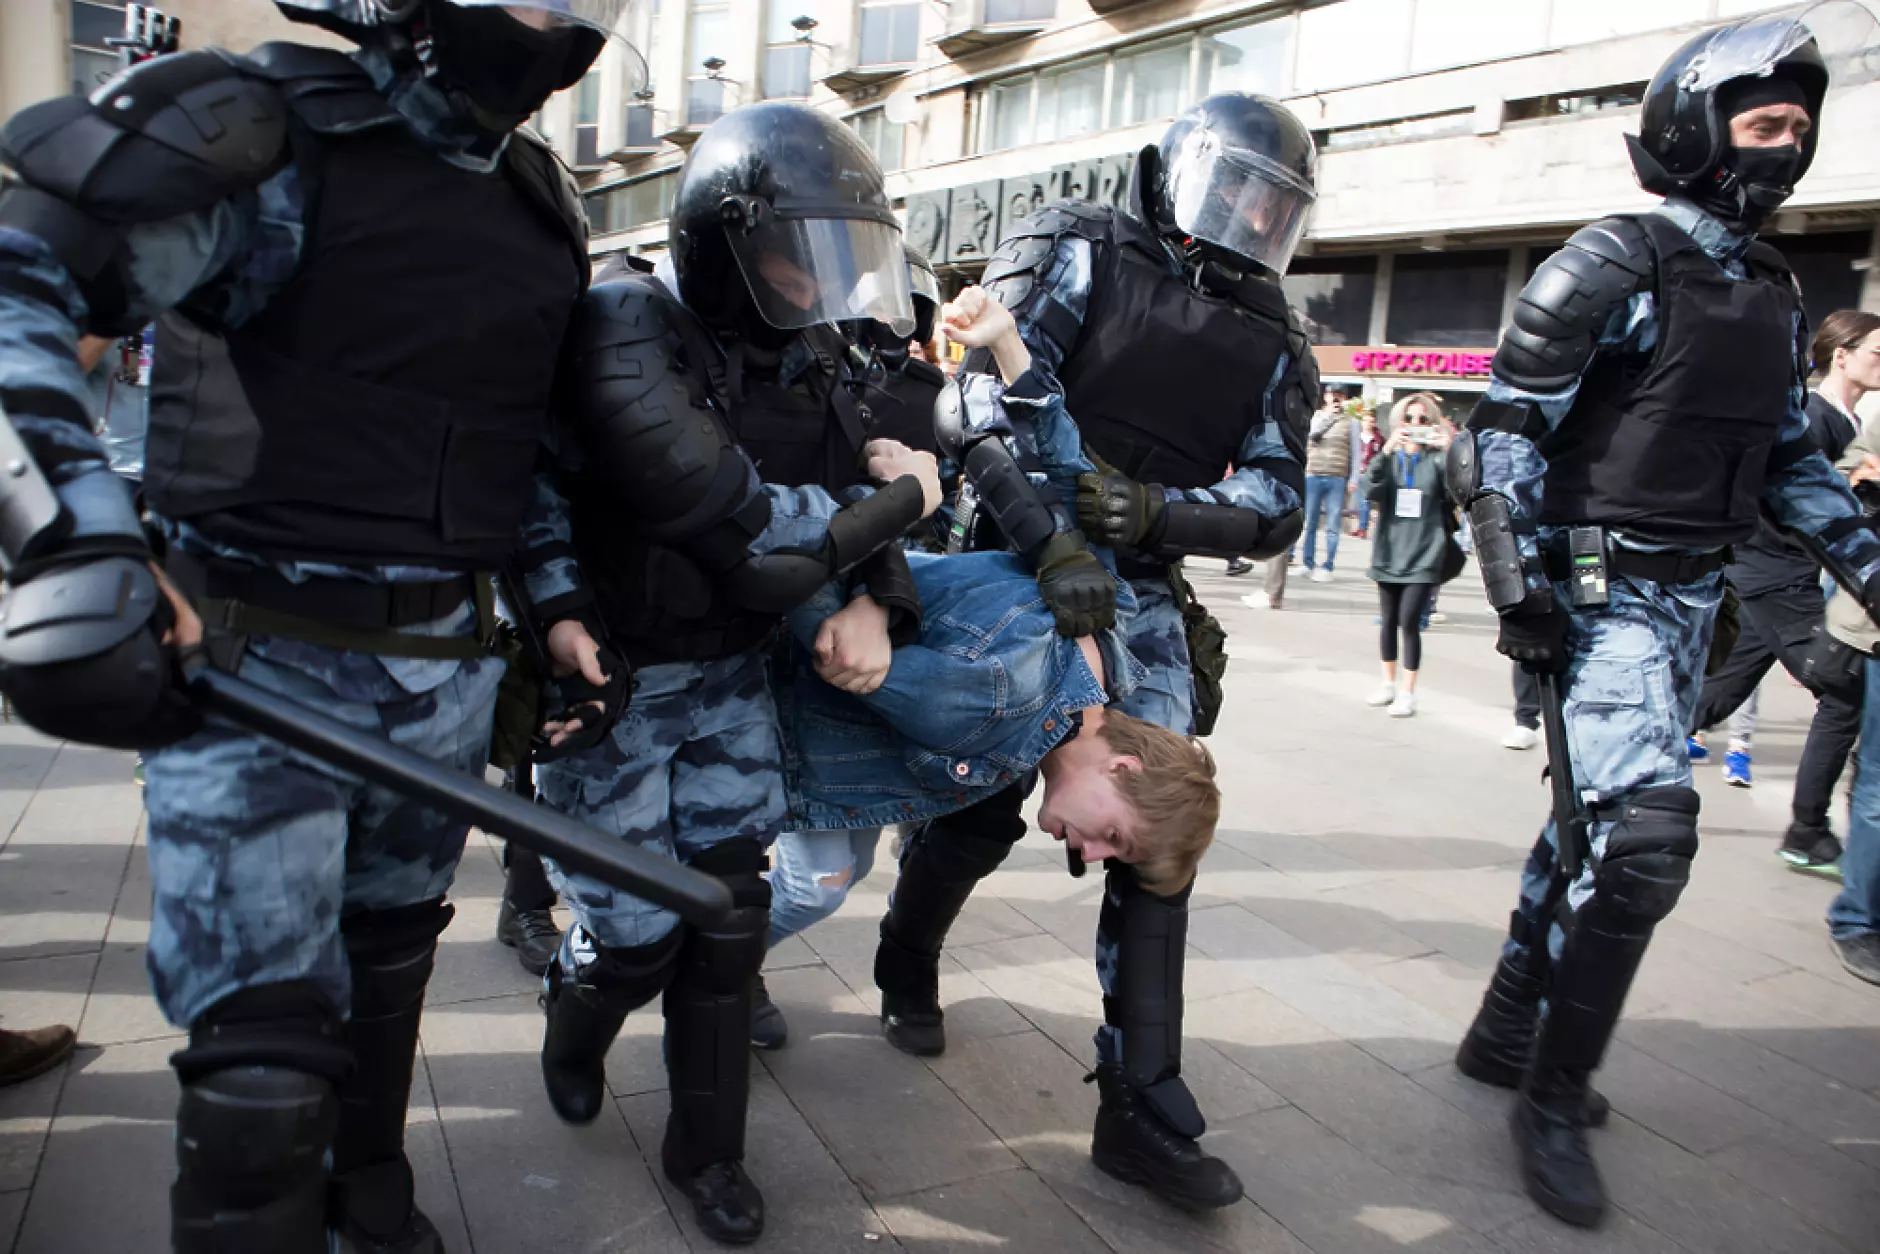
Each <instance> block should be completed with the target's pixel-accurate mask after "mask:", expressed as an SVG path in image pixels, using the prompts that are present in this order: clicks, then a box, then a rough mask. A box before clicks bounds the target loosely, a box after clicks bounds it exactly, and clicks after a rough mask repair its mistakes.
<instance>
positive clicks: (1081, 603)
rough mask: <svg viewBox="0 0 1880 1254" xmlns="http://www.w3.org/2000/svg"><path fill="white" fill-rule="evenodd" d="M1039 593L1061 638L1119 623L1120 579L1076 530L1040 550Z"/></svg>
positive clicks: (1063, 533)
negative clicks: (1111, 573) (1100, 559)
mask: <svg viewBox="0 0 1880 1254" xmlns="http://www.w3.org/2000/svg"><path fill="white" fill-rule="evenodd" d="M1036 560H1037V567H1038V593H1039V595H1040V596H1042V597H1043V598H1044V603H1045V605H1046V606H1048V607H1049V608H1050V610H1051V616H1052V617H1053V618H1055V619H1056V620H1057V630H1058V635H1060V636H1069V637H1071V638H1072V639H1075V638H1076V637H1078V636H1090V635H1095V634H1096V633H1097V632H1099V631H1103V630H1104V629H1106V628H1108V627H1112V626H1114V625H1115V624H1116V580H1115V579H1114V578H1113V577H1112V576H1111V575H1110V572H1109V571H1108V570H1106V569H1104V566H1103V563H1102V562H1099V561H1098V560H1097V557H1096V554H1094V553H1092V552H1091V551H1090V550H1089V549H1088V548H1086V547H1085V545H1084V538H1083V536H1082V535H1080V534H1078V533H1077V532H1075V531H1061V532H1059V533H1058V534H1057V535H1055V536H1052V537H1051V538H1050V539H1049V540H1047V541H1045V543H1044V545H1043V546H1042V547H1041V548H1040V549H1039V550H1038V555H1037V559H1036Z"/></svg>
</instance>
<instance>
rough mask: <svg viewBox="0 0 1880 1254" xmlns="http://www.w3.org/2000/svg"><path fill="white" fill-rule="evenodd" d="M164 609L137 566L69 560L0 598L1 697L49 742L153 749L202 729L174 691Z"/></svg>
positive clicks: (143, 564) (152, 577) (178, 678)
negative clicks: (164, 638) (55, 739)
mask: <svg viewBox="0 0 1880 1254" xmlns="http://www.w3.org/2000/svg"><path fill="white" fill-rule="evenodd" d="M175 622H176V616H175V613H174V611H173V610H172V609H171V607H170V602H169V599H168V598H167V597H165V596H164V594H163V592H162V590H161V588H160V587H159V586H158V584H157V576H156V573H155V572H154V571H152V570H151V568H150V564H149V562H148V561H146V560H142V559H139V558H134V557H121V556H103V557H91V558H86V559H82V560H75V561H73V562H71V563H70V564H69V565H63V566H56V567H54V568H53V569H50V570H44V571H43V573H39V574H37V575H35V576H34V577H33V578H32V579H29V580H28V581H26V582H25V583H21V584H18V585H16V586H13V587H9V588H8V589H7V590H6V596H5V599H4V600H0V692H4V693H5V694H6V697H7V699H8V700H9V701H11V702H12V704H13V708H14V709H15V710H16V711H18V712H19V715H20V717H21V718H23V719H25V720H26V721H27V722H28V723H31V724H32V725H33V726H34V727H36V728H38V729H39V730H40V731H42V732H44V733H46V734H47V735H48V736H56V737H58V738H59V739H62V740H77V741H82V742H83V743H85V744H91V745H103V746H105V747H106V748H109V749H156V748H161V747H162V746H164V745H167V744H174V743H175V742H176V741H178V740H181V739H183V738H184V737H185V736H188V735H189V734H190V733H192V732H194V731H195V730H196V728H197V727H199V726H201V722H202V720H201V718H200V716H199V715H198V714H197V713H196V710H195V707H194V706H192V705H191V704H190V702H189V698H188V696H187V695H186V694H185V692H184V689H183V674H182V669H181V666H180V665H179V660H178V657H177V653H176V650H175V649H173V648H171V647H170V646H169V645H166V644H164V643H163V636H164V634H165V633H166V632H168V631H169V630H170V629H171V627H173V626H174V625H175Z"/></svg>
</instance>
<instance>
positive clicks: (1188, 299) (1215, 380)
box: [1058, 212, 1309, 488]
mask: <svg viewBox="0 0 1880 1254" xmlns="http://www.w3.org/2000/svg"><path fill="white" fill-rule="evenodd" d="M1091 225H1092V226H1097V227H1099V228H1100V229H1101V234H1100V235H1098V236H1096V237H1095V238H1093V241H1092V242H1093V243H1094V244H1096V245H1097V247H1096V248H1095V252H1096V273H1095V275H1094V276H1093V282H1092V284H1091V290H1090V304H1089V309H1088V312H1087V313H1086V315H1085V318H1084V323H1083V329H1082V331H1081V333H1080V334H1079V335H1078V337H1077V341H1076V344H1075V345H1074V346H1073V347H1072V348H1071V350H1070V352H1069V353H1068V354H1067V355H1066V357H1065V360H1064V365H1063V368H1062V369H1061V370H1060V371H1059V372H1058V377H1059V380H1060V381H1061V382H1062V383H1063V385H1064V394H1065V406H1066V408H1067V409H1068V410H1069V411H1070V414H1071V416H1072V417H1073V418H1074V419H1076V422H1077V427H1078V430H1079V431H1080V432H1081V433H1082V435H1083V440H1084V443H1085V444H1086V445H1087V446H1089V447H1090V448H1093V449H1095V450H1096V452H1097V453H1098V454H1099V455H1100V456H1102V458H1103V459H1104V460H1105V461H1107V462H1109V463H1110V465H1112V466H1114V467H1115V468H1116V469H1118V470H1120V471H1122V472H1123V473H1125V474H1127V475H1129V476H1130V477H1131V478H1135V479H1140V480H1143V481H1145V482H1154V483H1159V484H1162V485H1163V486H1164V487H1171V488H1205V487H1209V486H1211V485H1213V484H1216V483H1219V482H1220V481H1221V479H1222V478H1223V477H1224V476H1225V475H1226V474H1227V472H1228V467H1229V465H1230V464H1231V463H1232V462H1233V461H1234V459H1235V457H1236V456H1237V455H1238V454H1239V452H1240V448H1241V446H1242V444H1244V443H1245V441H1246V438H1247V434H1248V432H1250V431H1254V430H1257V429H1258V428H1259V427H1260V426H1261V425H1262V424H1263V423H1264V422H1265V414H1264V411H1263V408H1262V404H1263V400H1264V397H1265V394H1266V392H1267V389H1268V388H1269V386H1270V385H1272V383H1273V382H1274V373H1275V369H1276V367H1277V366H1278V364H1279V361H1280V358H1281V356H1282V355H1283V354H1285V353H1286V352H1287V349H1288V319H1287V312H1286V297H1285V294H1284V293H1283V292H1282V291H1281V290H1280V288H1279V285H1278V284H1276V283H1266V282H1261V281H1258V280H1251V281H1247V282H1244V283H1242V284H1240V285H1239V287H1238V288H1237V290H1236V292H1235V294H1234V296H1233V297H1231V298H1230V297H1227V296H1220V295H1215V294H1212V293H1209V292H1202V291H1196V290H1195V289H1194V288H1193V287H1191V286H1190V285H1189V284H1188V283H1186V282H1185V281H1183V279H1182V277H1181V276H1179V275H1177V274H1175V273H1174V272H1172V271H1171V270H1170V269H1169V267H1168V263H1167V260H1166V257H1165V254H1164V252H1163V248H1162V245H1161V242H1160V241H1159V240H1157V239H1156V238H1155V236H1154V235H1153V234H1152V233H1151V232H1150V231H1149V230H1148V229H1147V228H1145V227H1143V226H1142V225H1141V224H1140V223H1138V222H1136V221H1135V220H1134V219H1133V218H1130V217H1128V216H1127V215H1125V214H1122V213H1120V212H1119V213H1108V214H1104V215H1103V216H1102V217H1100V218H1096V219H1092V220H1091ZM1300 347H1301V351H1309V349H1307V348H1306V346H1305V345H1304V344H1303V337H1301V346H1300Z"/></svg>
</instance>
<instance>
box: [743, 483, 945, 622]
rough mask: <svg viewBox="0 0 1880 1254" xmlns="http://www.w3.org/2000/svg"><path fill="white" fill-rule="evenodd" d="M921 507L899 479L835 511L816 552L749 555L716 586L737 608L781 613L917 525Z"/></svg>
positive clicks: (917, 493) (912, 488) (915, 486)
mask: <svg viewBox="0 0 1880 1254" xmlns="http://www.w3.org/2000/svg"><path fill="white" fill-rule="evenodd" d="M924 504H925V502H924V501H923V500H922V497H921V490H920V480H919V479H916V478H915V477H914V476H912V475H903V476H901V477H900V478H899V479H896V480H895V481H894V482H893V483H890V484H888V485H887V486H886V487H884V488H882V489H881V490H879V491H877V492H875V493H873V494H872V495H870V496H868V497H865V498H864V499H862V500H860V501H857V502H856V503H855V504H853V505H849V506H845V507H844V508H842V509H840V510H838V511H837V512H836V516H835V517H834V518H831V519H830V520H829V531H828V534H827V535H826V536H825V537H824V538H823V542H822V544H821V546H819V547H818V548H816V549H813V550H812V549H776V550H773V551H772V552H769V553H763V554H751V555H750V556H748V557H746V558H745V559H744V560H743V561H740V562H738V563H737V564H736V565H734V566H733V567H731V569H730V570H728V571H726V572H725V573H724V574H723V575H722V576H720V577H719V579H718V586H719V587H720V588H722V589H723V590H724V594H725V596H726V597H728V598H729V599H730V600H731V601H732V602H733V603H734V604H736V605H737V606H739V607H740V608H742V609H747V610H751V611H753V612H755V613H759V614H787V613H789V612H790V611H791V610H793V609H795V608H796V607H797V606H799V605H801V604H803V602H805V601H807V600H809V599H810V597H812V596H814V595H815V593H816V590H817V589H818V588H820V587H822V586H823V585H824V584H826V583H828V582H829V581H830V580H831V579H834V578H836V577H837V576H839V575H843V574H846V573H847V572H848V571H849V570H850V569H852V568H853V567H854V566H855V565H856V564H857V563H859V562H861V561H862V560H863V559H864V558H867V557H870V556H872V555H873V554H874V553H875V552H877V551H878V550H880V549H881V548H883V547H885V546H886V545H888V544H890V543H892V542H893V541H894V540H896V539H898V538H899V537H900V536H901V534H902V533H903V532H905V531H906V530H907V529H908V528H909V527H912V526H913V525H914V524H915V523H917V522H919V521H920V513H921V509H922V507H923V505H924Z"/></svg>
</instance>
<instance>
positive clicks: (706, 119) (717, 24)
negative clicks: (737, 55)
mask: <svg viewBox="0 0 1880 1254" xmlns="http://www.w3.org/2000/svg"><path fill="white" fill-rule="evenodd" d="M730 47H731V9H730V7H729V6H727V5H724V4H700V5H695V6H694V7H693V9H692V21H691V29H690V30H689V31H688V32H687V38H686V56H687V57H688V58H689V60H688V62H687V64H686V73H687V74H688V75H689V76H690V77H689V78H688V80H687V82H686V88H685V122H686V125H687V126H705V125H708V124H710V123H712V122H715V121H717V120H718V119H719V118H720V117H722V116H723V115H724V111H725V84H724V80H722V79H718V78H712V77H710V76H708V75H707V74H706V73H705V62H706V61H708V60H710V59H711V58H713V57H723V56H724V55H725V53H726V52H727V51H728V50H729V49H730Z"/></svg>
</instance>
